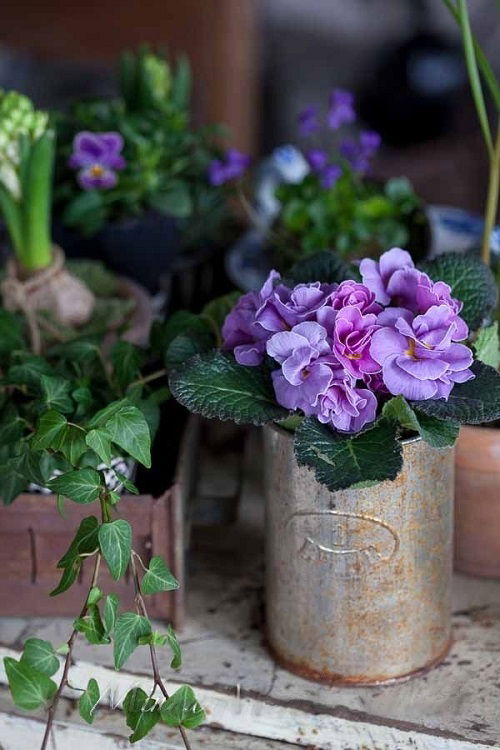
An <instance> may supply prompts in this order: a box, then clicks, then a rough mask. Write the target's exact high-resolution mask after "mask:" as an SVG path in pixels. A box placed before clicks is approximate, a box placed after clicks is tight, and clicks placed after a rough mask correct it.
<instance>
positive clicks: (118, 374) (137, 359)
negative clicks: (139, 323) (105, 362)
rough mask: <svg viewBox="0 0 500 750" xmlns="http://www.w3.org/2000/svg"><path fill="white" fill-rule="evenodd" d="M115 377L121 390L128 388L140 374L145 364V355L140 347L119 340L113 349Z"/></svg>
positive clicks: (112, 359) (112, 358)
mask: <svg viewBox="0 0 500 750" xmlns="http://www.w3.org/2000/svg"><path fill="white" fill-rule="evenodd" d="M110 356H111V363H112V365H113V375H114V377H115V378H116V381H117V383H118V385H119V386H120V388H122V389H124V388H126V387H127V386H128V385H129V383H131V382H132V380H134V378H137V377H138V376H139V374H140V370H141V367H142V366H143V364H144V354H143V352H142V351H141V349H139V347H137V346H134V344H131V343H130V342H129V341H123V339H119V340H118V341H116V342H115V344H113V347H112V349H111V355H110Z"/></svg>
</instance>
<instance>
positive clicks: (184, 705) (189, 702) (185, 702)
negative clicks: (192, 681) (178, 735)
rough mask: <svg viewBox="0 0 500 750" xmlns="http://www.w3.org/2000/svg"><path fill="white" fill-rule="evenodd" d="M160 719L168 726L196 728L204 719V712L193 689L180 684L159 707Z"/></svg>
mask: <svg viewBox="0 0 500 750" xmlns="http://www.w3.org/2000/svg"><path fill="white" fill-rule="evenodd" d="M160 712H161V718H162V721H164V722H165V724H167V725H168V726H169V727H180V726H183V727H186V729H196V727H198V726H200V724H202V723H203V722H204V721H205V712H204V710H203V709H202V707H201V706H200V704H199V703H198V701H197V700H196V696H195V694H194V692H193V689H192V688H190V687H189V686H188V685H182V687H180V688H179V689H178V690H176V691H175V693H174V694H173V695H171V696H170V698H168V700H166V701H165V702H164V703H163V704H162V706H161V709H160Z"/></svg>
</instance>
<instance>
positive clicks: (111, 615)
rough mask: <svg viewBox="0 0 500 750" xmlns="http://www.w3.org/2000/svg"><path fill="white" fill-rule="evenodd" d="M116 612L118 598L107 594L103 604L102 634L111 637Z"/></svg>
mask: <svg viewBox="0 0 500 750" xmlns="http://www.w3.org/2000/svg"><path fill="white" fill-rule="evenodd" d="M117 612H118V597H117V595H116V594H109V596H107V597H106V601H105V602H104V611H103V620H104V632H105V633H106V635H111V634H112V633H113V630H114V629H115V622H116V615H117Z"/></svg>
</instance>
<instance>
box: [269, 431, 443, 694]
mask: <svg viewBox="0 0 500 750" xmlns="http://www.w3.org/2000/svg"><path fill="white" fill-rule="evenodd" d="M264 432H265V435H264V440H265V451H264V454H265V456H266V482H265V484H266V495H267V503H266V504H267V522H266V536H267V540H266V612H267V614H266V618H267V638H268V641H269V644H270V647H271V649H272V651H273V652H274V653H275V654H277V655H278V658H279V661H280V662H281V663H282V664H283V665H286V667H287V668H288V669H291V670H292V671H296V672H298V673H300V674H301V675H302V676H308V677H309V678H310V679H314V680H321V681H326V682H330V683H346V684H359V683H367V684H373V683H378V682H383V681H386V680H393V679H394V678H400V677H407V676H411V675H412V673H414V672H418V673H419V672H420V671H421V670H422V669H425V668H426V667H428V666H431V665H432V664H434V663H436V662H437V661H438V660H439V659H441V658H443V657H444V655H445V654H446V652H447V649H448V647H449V643H450V595H451V594H450V589H451V570H452V535H453V482H454V456H453V450H452V449H447V450H444V451H438V450H435V449H432V448H430V447H429V446H428V445H427V444H426V443H424V442H423V441H421V440H419V439H415V440H410V441H406V442H405V443H404V444H403V455H404V467H403V471H402V472H401V474H400V475H399V477H398V478H397V479H396V480H395V481H394V482H383V483H381V484H378V485H376V486H374V487H371V488H366V489H356V490H343V491H340V492H335V493H331V492H329V491H328V490H327V489H326V487H324V486H323V485H320V484H319V483H318V482H317V481H316V480H315V478H314V475H313V472H312V471H310V470H309V469H307V468H304V467H299V466H298V464H297V462H296V460H295V457H294V455H293V444H292V439H291V437H290V435H289V434H288V433H286V432H284V431H282V430H279V429H276V428H271V427H266V428H265V429H264Z"/></svg>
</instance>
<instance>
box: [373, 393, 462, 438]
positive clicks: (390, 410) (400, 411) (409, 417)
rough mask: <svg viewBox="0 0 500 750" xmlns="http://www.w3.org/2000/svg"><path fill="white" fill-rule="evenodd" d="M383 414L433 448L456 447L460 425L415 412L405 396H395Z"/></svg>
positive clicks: (385, 406)
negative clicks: (415, 433) (417, 435)
mask: <svg viewBox="0 0 500 750" xmlns="http://www.w3.org/2000/svg"><path fill="white" fill-rule="evenodd" d="M382 414H383V415H384V417H386V418H387V419H390V420H391V421H393V422H396V423H397V424H400V425H401V426H402V427H405V428H406V429H408V430H413V431H415V432H417V433H418V434H419V435H420V436H421V437H422V438H423V440H425V442H426V443H428V444H429V445H431V446H432V447H433V448H446V447H448V446H450V445H454V444H455V441H456V439H457V438H458V433H459V431H460V425H458V424H455V423H454V422H445V421H444V420H443V419H437V418H436V417H430V416H428V415H427V414H423V413H421V412H418V411H414V410H413V409H412V408H411V406H410V404H409V403H408V402H407V401H406V399H405V398H404V397H403V396H395V397H394V398H391V399H390V400H389V401H387V403H386V404H385V405H384V408H383V409H382Z"/></svg>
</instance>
